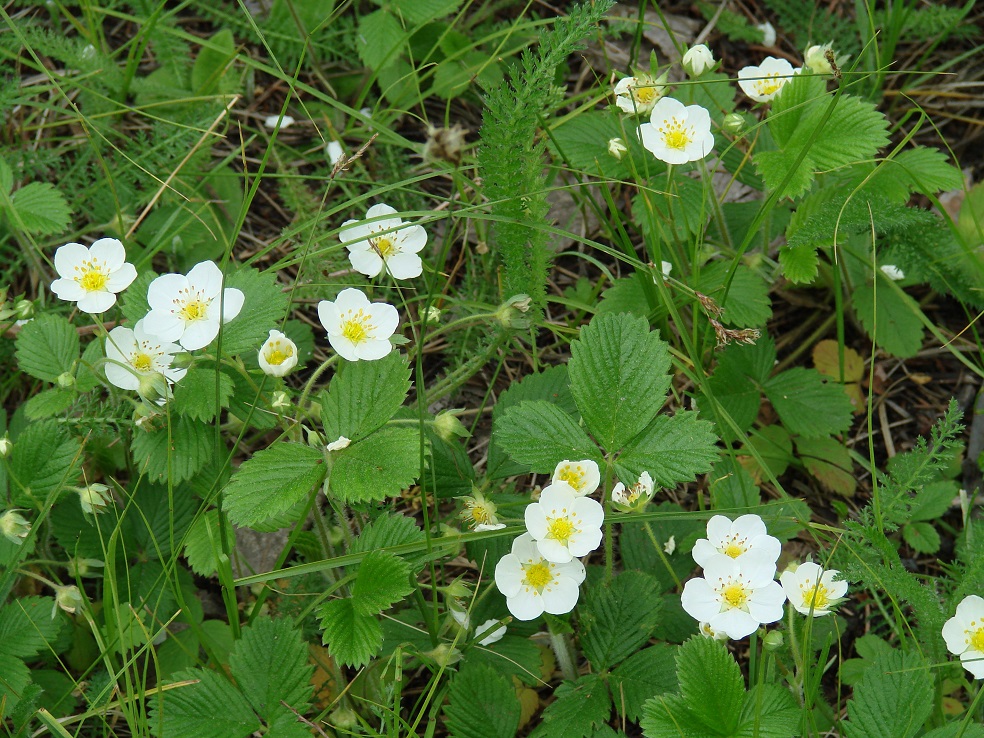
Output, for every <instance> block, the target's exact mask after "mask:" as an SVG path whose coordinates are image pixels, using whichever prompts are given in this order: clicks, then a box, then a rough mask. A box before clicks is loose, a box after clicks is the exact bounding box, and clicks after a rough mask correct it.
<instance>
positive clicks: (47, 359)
mask: <svg viewBox="0 0 984 738" xmlns="http://www.w3.org/2000/svg"><path fill="white" fill-rule="evenodd" d="M78 358H79V334H78V333H77V332H76V331H75V326H73V325H72V324H71V323H69V322H68V321H67V320H65V318H63V317H62V316H60V315H55V314H54V313H45V314H44V315H39V316H38V317H37V318H35V319H34V320H32V321H31V322H29V323H27V324H26V325H24V326H23V327H22V328H21V329H20V331H19V332H18V333H17V365H18V366H19V367H20V370H21V371H22V372H26V373H27V374H30V375H31V376H32V377H36V378H37V379H43V380H45V381H46V382H56V381H58V375H60V374H63V373H65V372H70V371H71V370H72V365H73V364H74V363H75V361H76V359H78Z"/></svg>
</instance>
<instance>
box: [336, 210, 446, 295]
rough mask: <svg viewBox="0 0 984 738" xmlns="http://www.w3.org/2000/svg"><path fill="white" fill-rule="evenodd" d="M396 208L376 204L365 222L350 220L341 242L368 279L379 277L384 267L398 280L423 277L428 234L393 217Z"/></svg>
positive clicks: (341, 236) (359, 270)
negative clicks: (424, 250)
mask: <svg viewBox="0 0 984 738" xmlns="http://www.w3.org/2000/svg"><path fill="white" fill-rule="evenodd" d="M394 213H396V210H395V209H394V208H391V207H390V206H389V205H384V204H382V203H380V204H378V205H373V206H372V207H371V208H369V211H368V212H367V213H366V219H365V220H347V221H345V222H344V223H343V224H342V228H341V230H340V231H339V232H338V240H339V241H341V242H342V245H344V246H345V248H347V249H348V251H349V261H351V262H352V267H353V268H354V269H355V270H356V271H357V272H360V273H362V274H365V275H366V276H367V277H375V276H376V275H377V274H379V273H380V272H381V271H383V267H384V266H385V267H386V271H387V272H389V274H390V275H391V276H392V277H393V278H394V279H411V278H412V277H419V276H420V275H421V273H422V272H423V271H424V264H423V262H422V261H421V260H420V257H419V256H417V252H419V251H420V250H421V249H422V248H424V246H425V245H426V244H427V231H425V230H424V229H423V228H422V227H421V226H419V225H409V224H407V225H404V223H403V219H402V218H399V217H397V218H390V217H387V216H391V215H393V214H394Z"/></svg>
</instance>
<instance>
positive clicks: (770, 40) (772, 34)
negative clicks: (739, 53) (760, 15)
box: [755, 22, 776, 46]
mask: <svg viewBox="0 0 984 738" xmlns="http://www.w3.org/2000/svg"><path fill="white" fill-rule="evenodd" d="M755 27H756V28H757V29H759V30H760V31H761V32H762V45H763V46H775V45H776V29H775V27H774V26H773V25H772V24H771V23H768V22H766V23H760V24H759V25H757V26H755Z"/></svg>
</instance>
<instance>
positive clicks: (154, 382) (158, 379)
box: [137, 372, 171, 405]
mask: <svg viewBox="0 0 984 738" xmlns="http://www.w3.org/2000/svg"><path fill="white" fill-rule="evenodd" d="M137 394H138V395H140V397H141V398H143V399H144V400H145V401H146V402H148V403H150V404H152V405H163V404H164V403H165V402H166V401H167V400H168V399H169V398H170V397H171V388H170V387H169V386H168V383H167V378H166V377H165V376H164V375H163V374H161V373H160V372H148V373H147V374H141V375H140V385H139V386H138V387H137Z"/></svg>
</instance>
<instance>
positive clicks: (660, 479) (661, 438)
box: [544, 410, 718, 487]
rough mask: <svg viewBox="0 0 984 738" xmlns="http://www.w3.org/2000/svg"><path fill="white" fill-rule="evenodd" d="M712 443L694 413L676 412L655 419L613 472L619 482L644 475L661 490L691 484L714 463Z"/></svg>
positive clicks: (714, 440)
mask: <svg viewBox="0 0 984 738" xmlns="http://www.w3.org/2000/svg"><path fill="white" fill-rule="evenodd" d="M716 443H717V437H716V436H715V435H714V432H713V430H712V429H711V424H710V423H708V422H707V421H706V420H698V419H697V413H695V412H691V411H689V410H680V411H678V412H677V414H676V415H657V416H656V418H655V419H654V420H653V422H652V423H650V424H649V427H648V428H646V429H645V430H644V431H643V432H642V433H640V434H639V435H638V436H636V437H635V438H634V439H633V440H632V443H631V444H630V445H629V446H628V447H626V449H625V451H624V452H623V453H622V455H621V456H619V458H618V460H617V461H616V462H615V472H616V473H617V474H618V477H619V479H638V478H639V475H640V474H642V472H644V471H647V472H649V474H650V476H652V478H653V482H655V483H656V484H657V485H660V486H662V487H674V486H676V485H677V484H679V483H680V482H692V481H694V480H695V479H696V475H697V474H702V473H704V472H706V471H708V470H710V468H711V466H712V465H713V464H714V462H715V461H716V460H717V458H718V450H717V447H716V445H715V444H716ZM565 458H570V459H575V458H578V457H575V456H569V457H565ZM581 458H585V457H581ZM544 471H552V469H551V470H544Z"/></svg>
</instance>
